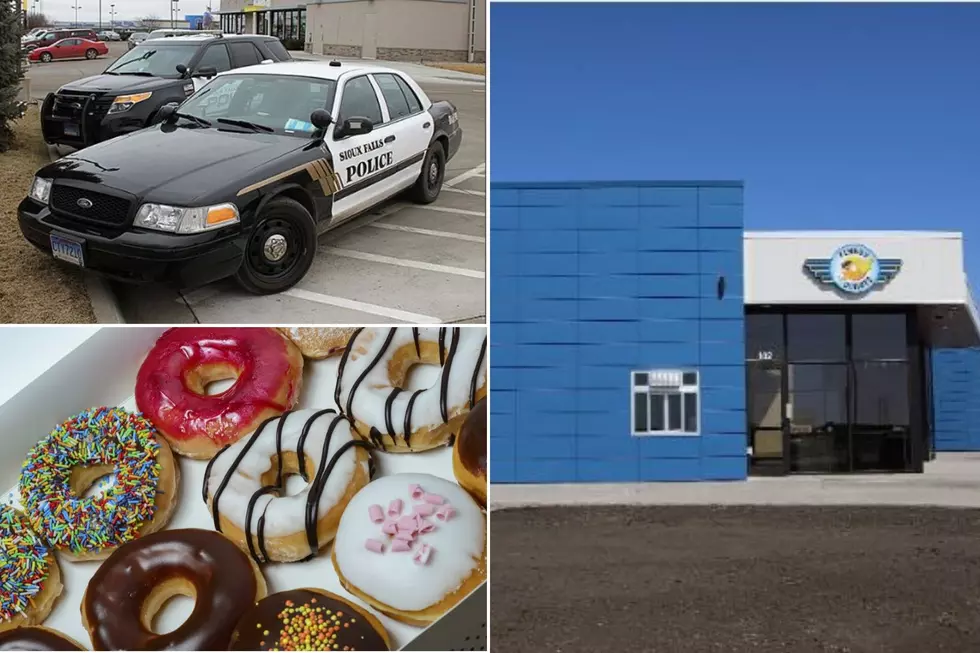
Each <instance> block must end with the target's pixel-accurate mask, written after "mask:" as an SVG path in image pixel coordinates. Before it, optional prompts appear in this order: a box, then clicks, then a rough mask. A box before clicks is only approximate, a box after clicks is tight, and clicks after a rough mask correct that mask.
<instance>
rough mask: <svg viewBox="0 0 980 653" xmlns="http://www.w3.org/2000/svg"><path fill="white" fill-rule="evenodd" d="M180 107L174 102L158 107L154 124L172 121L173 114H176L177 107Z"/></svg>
mask: <svg viewBox="0 0 980 653" xmlns="http://www.w3.org/2000/svg"><path fill="white" fill-rule="evenodd" d="M178 106H180V105H179V104H177V103H176V102H168V103H167V104H165V105H163V106H162V107H160V109H159V110H157V115H156V121H155V122H158V123H159V122H170V121H171V120H173V119H174V114H176V113H177V107H178Z"/></svg>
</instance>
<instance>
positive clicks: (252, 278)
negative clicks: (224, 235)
mask: <svg viewBox="0 0 980 653" xmlns="http://www.w3.org/2000/svg"><path fill="white" fill-rule="evenodd" d="M272 219H275V220H283V221H285V222H288V223H290V225H291V226H292V227H293V229H295V230H296V231H297V232H298V235H299V236H300V238H301V239H302V241H303V246H304V251H303V252H302V253H301V254H300V260H299V261H298V262H297V263H296V265H295V266H294V267H293V269H292V270H290V271H289V274H288V275H287V276H285V277H283V278H282V279H277V280H275V281H269V280H266V279H263V278H262V276H261V275H260V274H258V273H256V271H255V270H253V269H252V268H251V266H250V264H249V253H248V251H246V253H245V256H244V257H243V258H242V265H241V267H239V268H238V271H237V272H236V273H235V281H236V282H238V285H240V286H241V287H242V288H243V289H244V290H247V291H248V292H250V293H253V294H255V295H269V294H272V293H278V292H282V291H284V290H288V289H289V288H292V287H293V286H295V285H296V284H297V283H299V281H300V279H302V278H303V277H304V276H306V273H307V272H308V271H309V269H310V266H311V265H313V257H314V256H315V255H316V227H315V225H314V224H313V216H311V215H310V212H309V211H307V210H306V207H305V206H303V205H302V204H300V203H299V202H297V201H296V200H294V199H290V198H288V197H277V198H275V199H272V200H270V201H269V203H268V204H266V205H265V207H264V208H263V209H262V213H261V214H260V216H259V220H258V222H256V224H255V228H254V229H253V230H252V234H253V235H254V234H256V233H257V232H258V231H259V228H260V226H261V225H262V224H263V223H264V222H266V221H268V220H272ZM251 238H252V236H249V241H251ZM247 248H248V245H246V249H247Z"/></svg>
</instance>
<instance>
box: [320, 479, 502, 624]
mask: <svg viewBox="0 0 980 653" xmlns="http://www.w3.org/2000/svg"><path fill="white" fill-rule="evenodd" d="M486 544H487V521H486V515H485V514H484V512H483V511H482V510H481V509H480V506H478V505H477V504H476V502H475V501H474V500H473V497H471V496H470V495H469V494H467V493H466V491H465V490H463V489H462V488H461V487H459V486H458V485H456V484H455V483H452V482H450V481H447V480H445V479H443V478H439V477H438V476H432V475H430V474H394V475H391V476H382V477H381V478H378V479H377V480H374V481H372V482H371V483H368V484H367V485H366V486H365V487H364V488H363V489H362V490H361V491H360V492H358V493H357V495H356V496H355V497H354V498H353V499H352V500H351V502H350V504H349V505H348V506H347V510H346V511H344V516H343V517H341V518H340V528H339V529H338V530H337V538H336V540H335V541H334V545H333V554H332V560H333V565H334V568H335V569H336V570H337V576H338V577H339V578H340V583H341V585H343V586H344V589H346V590H347V591H348V592H350V593H351V594H353V595H354V596H355V597H357V598H359V599H361V600H362V601H364V602H366V603H367V604H368V605H370V606H371V607H373V608H375V609H376V610H379V611H381V612H383V613H384V614H386V615H388V616H389V617H391V618H393V619H397V620H399V621H403V622H405V623H408V624H412V625H415V626H428V625H429V624H430V623H432V622H434V621H436V620H437V619H439V617H441V616H442V615H444V614H445V613H446V612H448V611H449V610H451V609H452V608H453V607H454V606H455V605H456V604H457V603H459V602H460V601H461V600H462V599H464V598H465V597H466V596H467V595H468V594H469V593H470V592H472V591H473V590H474V589H476V588H477V587H479V586H480V584H482V583H483V582H484V581H485V580H486V578H487V557H486V556H487V547H486Z"/></svg>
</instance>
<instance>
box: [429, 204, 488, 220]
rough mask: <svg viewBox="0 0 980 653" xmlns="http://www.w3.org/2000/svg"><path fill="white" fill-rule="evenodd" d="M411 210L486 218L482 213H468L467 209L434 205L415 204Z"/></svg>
mask: <svg viewBox="0 0 980 653" xmlns="http://www.w3.org/2000/svg"><path fill="white" fill-rule="evenodd" d="M413 208H416V209H425V210H426V211H439V212H440V213H458V214H459V215H475V216H479V217H481V218H483V217H486V215H487V214H486V213H484V212H483V211H469V210H467V209H454V208H453V207H451V206H436V205H435V204H416V205H415V206H414V207H413Z"/></svg>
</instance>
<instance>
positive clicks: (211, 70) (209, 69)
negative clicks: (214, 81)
mask: <svg viewBox="0 0 980 653" xmlns="http://www.w3.org/2000/svg"><path fill="white" fill-rule="evenodd" d="M217 74H218V69H217V68H215V67H214V66H202V67H201V68H198V69H197V70H195V71H194V77H214V76H215V75H217Z"/></svg>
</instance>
